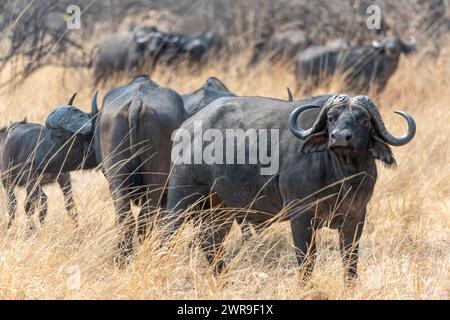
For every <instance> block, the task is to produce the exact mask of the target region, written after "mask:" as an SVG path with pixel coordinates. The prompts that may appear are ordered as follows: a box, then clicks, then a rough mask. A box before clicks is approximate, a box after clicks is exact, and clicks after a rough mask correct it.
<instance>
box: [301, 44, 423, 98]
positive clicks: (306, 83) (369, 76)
mask: <svg viewBox="0 0 450 320" xmlns="http://www.w3.org/2000/svg"><path fill="white" fill-rule="evenodd" d="M415 44H416V41H415V39H414V38H413V39H412V40H411V42H410V43H405V42H404V41H403V40H402V39H401V38H399V37H388V38H385V39H384V40H383V41H381V42H380V41H373V42H372V47H369V46H355V47H351V48H349V49H347V48H345V47H331V46H327V45H325V46H318V45H314V46H311V47H309V48H308V49H306V50H305V51H303V52H301V53H300V54H299V55H298V56H297V57H296V59H295V74H294V75H295V77H296V80H297V84H298V86H299V87H300V88H302V90H303V92H304V93H307V92H309V91H310V90H311V89H312V88H313V87H316V86H318V85H320V84H321V83H322V82H323V81H325V80H326V79H327V78H330V77H331V76H332V75H334V74H337V73H339V74H341V76H342V80H343V81H344V83H345V85H346V87H347V88H349V89H351V90H355V91H356V92H368V91H369V89H370V88H371V86H373V88H374V89H375V90H376V92H378V93H379V92H382V91H383V90H384V88H385V86H386V84H387V82H388V80H389V78H390V77H391V76H392V74H393V73H394V72H395V70H396V69H397V66H398V63H399V59H400V56H401V54H402V53H404V54H406V55H407V54H409V53H411V52H413V51H414V50H415Z"/></svg>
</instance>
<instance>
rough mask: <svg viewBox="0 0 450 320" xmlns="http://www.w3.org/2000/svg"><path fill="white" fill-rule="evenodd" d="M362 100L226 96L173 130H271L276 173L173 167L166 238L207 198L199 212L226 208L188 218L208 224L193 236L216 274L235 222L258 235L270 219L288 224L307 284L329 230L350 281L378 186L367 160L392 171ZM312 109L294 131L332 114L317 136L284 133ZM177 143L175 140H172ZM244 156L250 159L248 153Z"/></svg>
mask: <svg viewBox="0 0 450 320" xmlns="http://www.w3.org/2000/svg"><path fill="white" fill-rule="evenodd" d="M343 98H344V99H343ZM339 99H341V100H339ZM365 101H366V100H364V99H360V100H357V99H356V98H351V97H348V96H343V95H342V96H338V98H336V97H334V96H331V95H322V96H316V97H312V98H309V99H305V100H300V101H295V102H286V101H282V100H276V99H269V98H260V97H256V98H255V97H231V98H228V97H227V98H221V99H218V100H216V101H214V102H212V103H211V104H210V105H209V106H208V107H206V108H204V109H203V110H201V111H199V112H198V113H197V114H195V115H194V116H193V117H191V118H189V119H188V120H186V121H185V122H184V123H183V125H182V126H181V128H183V129H186V130H188V131H189V132H191V134H193V123H194V121H202V123H203V130H206V129H209V128H215V129H219V130H220V131H222V132H224V131H225V130H226V129H228V128H234V129H236V128H240V129H244V130H247V129H273V128H279V155H280V157H279V161H280V163H279V171H278V174H275V175H261V174H260V169H261V164H259V163H258V164H240V165H237V164H235V165H232V164H228V165H226V164H212V165H206V164H196V165H194V164H182V163H175V164H173V169H172V174H171V177H170V182H169V197H168V203H167V209H168V210H169V211H170V212H171V214H172V215H171V217H172V220H171V222H172V223H173V224H174V227H173V230H172V231H173V232H175V230H177V228H178V226H179V225H180V224H181V222H182V221H183V220H184V219H185V218H186V217H185V216H184V215H183V212H185V210H186V209H187V208H190V207H192V206H195V204H196V203H198V201H201V200H202V199H205V198H206V201H205V202H204V203H202V202H200V204H201V207H202V208H203V209H204V208H205V207H206V208H209V207H210V206H221V207H223V208H234V209H233V210H224V211H221V210H220V209H219V210H217V211H214V217H212V216H208V215H207V213H208V212H209V211H208V210H206V211H200V212H199V211H194V212H193V213H192V214H191V215H190V217H189V218H191V219H194V220H198V219H200V220H203V221H204V222H206V223H207V224H209V226H210V228H205V229H204V232H203V233H202V234H201V238H202V246H203V248H204V250H205V253H206V256H207V258H208V260H209V261H210V262H211V263H212V262H213V261H215V262H216V265H215V267H216V270H217V271H218V272H220V271H221V270H222V269H223V267H224V265H223V261H222V260H221V259H220V257H217V253H218V252H219V251H220V247H221V244H222V242H223V240H224V238H225V236H226V235H227V233H228V231H229V230H230V227H231V225H232V221H233V219H238V221H243V220H245V221H248V222H249V223H251V224H253V225H255V226H257V229H263V228H264V227H266V226H267V225H269V224H270V223H272V222H273V221H274V217H275V216H277V218H276V219H275V220H278V221H280V220H281V221H283V220H289V221H290V223H291V229H292V235H293V239H294V244H295V247H296V254H297V260H298V263H299V265H300V266H301V267H302V271H303V276H304V279H307V278H308V277H309V275H310V274H311V272H312V269H313V266H314V257H315V231H316V230H317V229H319V228H322V227H325V226H327V227H330V228H333V229H337V230H338V231H339V237H340V245H341V252H342V255H343V259H344V264H345V267H346V276H347V278H348V279H352V278H354V277H356V275H357V271H356V265H357V257H358V243H359V239H360V236H361V232H362V228H363V225H364V219H365V215H366V206H367V203H368V202H369V200H370V198H371V196H372V192H373V188H374V185H375V181H376V178H377V169H376V165H375V160H380V161H382V162H384V163H385V164H386V165H388V166H393V165H394V164H395V160H394V158H393V155H392V152H391V150H390V148H389V146H388V145H387V144H386V143H385V142H384V141H383V140H382V139H381V138H380V137H379V136H378V133H377V132H378V131H377V130H378V129H377V130H376V129H375V128H374V121H375V118H374V117H372V115H371V114H369V113H368V112H367V110H366V109H364V106H363V105H364V104H365V103H366V102H365ZM310 104H312V105H314V106H318V107H319V108H316V109H313V110H308V111H305V112H302V113H301V115H300V117H299V118H298V126H300V127H301V128H309V127H311V126H312V125H313V124H314V123H315V122H316V119H317V118H318V115H319V114H321V112H320V111H321V110H322V109H321V108H323V110H328V109H326V108H325V107H322V106H324V105H325V106H327V107H330V106H331V109H329V111H328V112H323V114H325V117H324V118H320V119H321V121H320V122H319V125H318V126H316V127H315V128H316V129H318V130H317V132H313V133H312V134H310V135H309V136H308V137H307V138H305V139H303V138H302V139H300V138H298V137H296V136H294V135H293V133H292V132H291V130H292V129H291V130H290V126H289V121H288V119H289V118H290V115H291V113H292V112H293V110H294V109H296V108H297V107H299V106H305V105H310ZM274 110H275V111H274ZM294 123H297V122H296V121H294ZM411 126H413V125H411ZM377 128H378V127H377ZM414 132H415V126H414V128H412V127H411V128H410V131H409V133H408V135H409V136H408V139H409V140H410V139H411V138H412V136H413V135H414ZM178 139H179V137H178V136H176V137H175V139H174V141H179V140H178ZM193 143H195V142H193ZM402 143H403V144H404V143H405V141H404V140H403V141H402ZM205 144H207V143H205V142H204V145H203V147H205ZM241 144H242V142H241ZM224 145H225V142H224ZM397 145H400V144H399V143H397ZM269 146H270V144H269ZM238 147H239V146H238ZM241 147H243V146H242V145H241ZM254 147H255V148H258V146H254ZM192 149H193V148H192ZM245 150H246V153H247V155H246V156H247V159H248V150H249V149H248V148H246V149H245ZM270 152H272V151H271V150H269V151H268V153H269V154H270ZM192 153H193V150H192ZM192 156H193V154H192ZM235 156H236V155H235ZM172 160H174V159H172ZM235 161H236V160H235ZM181 186H183V187H182V188H181ZM242 209H246V210H242ZM248 209H251V210H250V211H249V210H248ZM282 210H283V211H282ZM191 211H192V210H191ZM202 212H203V213H204V214H202ZM280 212H282V213H284V214H281V213H280ZM168 214H169V213H168Z"/></svg>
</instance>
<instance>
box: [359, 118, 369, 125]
mask: <svg viewBox="0 0 450 320" xmlns="http://www.w3.org/2000/svg"><path fill="white" fill-rule="evenodd" d="M358 123H359V124H360V125H362V126H365V127H367V126H368V125H369V119H367V118H360V119H359V120H358Z"/></svg>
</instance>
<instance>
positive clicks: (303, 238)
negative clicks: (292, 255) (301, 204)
mask: <svg viewBox="0 0 450 320" xmlns="http://www.w3.org/2000/svg"><path fill="white" fill-rule="evenodd" d="M291 231H292V238H293V240H294V246H295V251H296V256H297V262H298V265H299V267H300V270H301V280H302V281H307V280H309V278H310V277H311V274H312V271H313V269H314V263H315V259H316V239H315V230H314V227H313V224H312V214H311V213H310V212H304V213H302V214H296V215H294V216H292V215H291Z"/></svg>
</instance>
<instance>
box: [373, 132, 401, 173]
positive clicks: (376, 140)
mask: <svg viewBox="0 0 450 320" xmlns="http://www.w3.org/2000/svg"><path fill="white" fill-rule="evenodd" d="M371 140H372V141H371V142H370V144H371V146H370V148H369V153H370V154H371V155H372V157H374V158H375V159H377V160H380V161H381V162H383V164H384V165H386V166H387V167H395V165H396V162H395V158H394V155H393V154H392V150H391V148H390V147H389V145H387V144H386V143H385V142H384V141H383V140H381V139H380V137H378V136H377V135H376V134H373V135H372V138H371Z"/></svg>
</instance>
